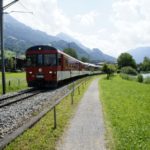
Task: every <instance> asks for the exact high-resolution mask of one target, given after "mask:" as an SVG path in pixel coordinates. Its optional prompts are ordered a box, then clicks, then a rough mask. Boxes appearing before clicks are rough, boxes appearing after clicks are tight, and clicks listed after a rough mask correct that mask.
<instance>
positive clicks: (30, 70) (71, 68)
mask: <svg viewBox="0 0 150 150" xmlns="http://www.w3.org/2000/svg"><path fill="white" fill-rule="evenodd" d="M25 55H26V67H25V70H26V79H27V84H28V86H29V87H57V85H58V83H60V82H62V81H65V80H68V79H73V78H76V77H81V76H85V75H92V74H97V73H100V72H101V71H100V67H99V66H98V65H95V64H90V63H84V62H82V61H80V60H78V59H75V58H73V57H71V56H70V55H68V54H66V53H64V52H62V51H61V50H59V49H56V48H54V47H52V46H49V45H36V46H32V47H30V48H28V49H27V50H26V54H25Z"/></svg>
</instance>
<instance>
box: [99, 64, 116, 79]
mask: <svg viewBox="0 0 150 150" xmlns="http://www.w3.org/2000/svg"><path fill="white" fill-rule="evenodd" d="M102 71H103V72H104V73H106V74H107V79H109V78H110V76H111V75H112V74H113V73H114V72H115V71H116V67H115V65H112V64H109V65H108V64H104V65H103V68H102Z"/></svg>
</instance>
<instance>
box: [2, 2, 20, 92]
mask: <svg viewBox="0 0 150 150" xmlns="http://www.w3.org/2000/svg"><path fill="white" fill-rule="evenodd" d="M17 1H19V0H14V1H12V2H11V3H9V4H7V5H6V6H4V7H3V0H0V49H1V62H2V63H1V67H2V89H3V94H5V93H6V80H5V57H4V43H3V11H4V9H6V8H8V7H9V6H11V5H13V4H14V3H16V2H17Z"/></svg>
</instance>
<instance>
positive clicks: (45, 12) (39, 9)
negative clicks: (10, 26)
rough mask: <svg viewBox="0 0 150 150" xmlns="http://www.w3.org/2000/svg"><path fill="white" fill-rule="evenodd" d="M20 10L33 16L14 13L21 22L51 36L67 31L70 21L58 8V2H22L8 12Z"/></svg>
mask: <svg viewBox="0 0 150 150" xmlns="http://www.w3.org/2000/svg"><path fill="white" fill-rule="evenodd" d="M11 10H16V11H17V10H19V11H26V12H33V15H32V14H28V13H26V14H22V13H12V14H11V15H12V16H14V17H15V18H16V19H18V20H19V21H21V22H23V23H25V24H27V25H29V26H31V27H32V28H36V29H39V30H42V31H45V32H47V33H49V34H56V33H58V32H61V31H67V30H68V26H69V25H70V19H69V18H68V17H67V16H66V15H65V14H64V13H63V11H62V10H61V9H60V8H59V7H58V4H57V0H38V1H37V0H32V1H31V0H30V1H29V0H28V1H26V0H21V1H19V2H17V3H16V4H14V5H13V6H12V7H10V8H9V9H8V10H7V11H11Z"/></svg>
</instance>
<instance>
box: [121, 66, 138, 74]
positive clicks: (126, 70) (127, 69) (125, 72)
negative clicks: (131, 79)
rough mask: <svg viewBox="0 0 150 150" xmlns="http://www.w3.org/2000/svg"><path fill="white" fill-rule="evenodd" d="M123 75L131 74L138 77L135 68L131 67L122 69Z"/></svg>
mask: <svg viewBox="0 0 150 150" xmlns="http://www.w3.org/2000/svg"><path fill="white" fill-rule="evenodd" d="M121 73H123V74H130V75H137V71H136V70H135V69H134V68H132V67H130V66H127V67H122V68H121Z"/></svg>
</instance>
